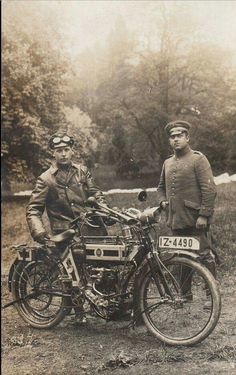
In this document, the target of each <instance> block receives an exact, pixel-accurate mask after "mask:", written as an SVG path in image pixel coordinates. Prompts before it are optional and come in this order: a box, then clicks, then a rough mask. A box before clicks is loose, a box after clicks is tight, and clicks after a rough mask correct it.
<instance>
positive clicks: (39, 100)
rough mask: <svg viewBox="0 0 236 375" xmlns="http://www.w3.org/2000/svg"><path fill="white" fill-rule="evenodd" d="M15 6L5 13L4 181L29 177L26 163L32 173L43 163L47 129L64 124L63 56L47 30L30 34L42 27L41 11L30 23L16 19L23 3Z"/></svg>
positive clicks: (45, 160)
mask: <svg viewBox="0 0 236 375" xmlns="http://www.w3.org/2000/svg"><path fill="white" fill-rule="evenodd" d="M18 5H19V4H18ZM16 7H17V9H18V11H19V14H17V15H16V13H14V12H13V11H12V8H11V9H9V12H8V13H6V18H5V24H4V33H3V60H2V73H3V81H2V140H3V142H4V149H5V154H4V167H5V170H4V172H5V177H6V178H7V180H8V182H11V180H12V178H13V179H14V180H17V179H18V180H21V181H22V180H24V179H25V178H26V177H28V175H25V173H24V170H25V169H26V168H25V166H26V165H27V167H28V168H29V170H30V171H32V172H33V173H34V174H35V175H38V174H39V173H40V171H41V170H42V169H43V168H45V167H46V166H47V164H48V157H49V154H48V151H47V138H48V134H49V133H52V132H54V131H55V130H56V128H58V127H59V126H60V125H63V124H64V123H65V116H64V114H63V112H62V107H63V103H62V98H63V90H62V82H63V80H62V77H63V74H64V73H65V69H66V65H65V60H64V59H62V57H61V56H60V54H59V52H58V51H57V50H56V49H55V48H53V46H52V39H49V35H47V34H46V33H44V34H43V35H42V34H41V33H40V34H38V33H37V34H35V33H34V30H35V29H34V28H37V26H38V27H40V28H41V27H42V20H41V18H40V14H35V17H36V19H35V24H34V25H32V24H31V27H29V24H28V23H25V24H22V22H20V17H21V16H23V14H22V12H23V11H24V10H26V8H25V7H24V6H23V8H22V7H19V6H17V5H16ZM15 11H16V10H15ZM37 15H38V19H37ZM13 20H14V21H16V22H15V23H14V22H13ZM24 25H25V27H24ZM31 32H32V34H31ZM16 160H17V162H16ZM20 165H21V168H23V170H21V168H20Z"/></svg>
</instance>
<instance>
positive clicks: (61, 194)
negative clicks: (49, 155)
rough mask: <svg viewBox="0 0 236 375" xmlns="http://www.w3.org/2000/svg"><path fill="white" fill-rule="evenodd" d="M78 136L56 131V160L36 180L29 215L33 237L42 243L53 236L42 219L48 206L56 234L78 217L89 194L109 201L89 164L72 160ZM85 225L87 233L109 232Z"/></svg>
mask: <svg viewBox="0 0 236 375" xmlns="http://www.w3.org/2000/svg"><path fill="white" fill-rule="evenodd" d="M73 145H74V139H73V137H71V136H69V135H68V134H66V133H65V132H59V133H56V134H54V135H53V136H52V137H51V138H50V140H49V147H50V149H51V150H52V152H53V157H54V162H53V164H52V165H51V167H50V168H49V169H48V170H47V171H46V172H44V173H42V174H41V175H40V176H39V177H38V180H37V182H36V186H35V188H34V190H33V192H32V195H31V198H30V201H29V204H28V206H27V212H26V218H27V222H28V225H29V229H30V233H31V236H32V237H33V239H34V240H35V241H37V242H39V243H41V244H43V243H45V241H46V240H47V239H48V238H49V237H48V233H47V232H46V229H45V227H44V224H43V221H42V215H43V212H44V210H45V209H46V211H47V215H48V218H49V221H50V225H51V230H52V232H53V234H54V235H55V234H59V233H61V232H63V231H65V230H67V229H69V224H70V221H71V220H73V219H74V218H76V217H77V216H78V215H79V214H80V212H81V210H83V207H84V206H85V202H86V200H87V198H88V197H89V196H94V197H95V198H96V199H97V200H98V201H99V202H100V203H105V198H104V196H103V194H102V192H101V190H100V189H99V188H98V187H97V186H96V185H95V183H94V180H93V178H92V176H91V173H90V172H89V171H88V169H87V167H85V166H82V165H80V164H75V163H73V162H72V158H73V154H74V151H73ZM98 229H99V230H97V229H96V228H95V229H94V228H91V229H90V228H89V229H88V228H86V227H85V228H84V232H83V234H84V235H86V234H87V235H88V234H89V233H87V232H88V231H92V234H90V235H100V236H102V235H105V234H106V229H105V227H104V226H101V228H98Z"/></svg>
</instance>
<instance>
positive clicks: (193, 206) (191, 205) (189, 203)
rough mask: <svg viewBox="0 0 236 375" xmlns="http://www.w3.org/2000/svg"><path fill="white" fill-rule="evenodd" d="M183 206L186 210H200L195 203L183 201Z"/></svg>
mask: <svg viewBox="0 0 236 375" xmlns="http://www.w3.org/2000/svg"><path fill="white" fill-rule="evenodd" d="M184 205H185V206H186V207H188V208H193V209H194V210H200V208H201V207H200V205H199V204H198V203H196V202H192V201H188V200H186V199H184Z"/></svg>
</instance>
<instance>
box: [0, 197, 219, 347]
mask: <svg viewBox="0 0 236 375" xmlns="http://www.w3.org/2000/svg"><path fill="white" fill-rule="evenodd" d="M146 197H147V195H146V192H145V191H141V192H140V193H139V196H138V198H139V200H141V201H144V200H146ZM87 203H88V206H89V207H88V208H87V210H85V211H84V212H82V213H81V214H80V215H79V216H78V217H76V218H75V219H74V220H72V221H71V223H70V229H68V230H66V231H65V232H63V233H61V234H58V235H55V236H53V237H51V238H50V240H49V241H48V242H47V243H46V244H45V245H40V246H39V245H38V246H27V245H25V244H23V245H18V246H17V247H16V250H17V258H16V259H15V260H14V262H13V263H12V265H11V268H10V272H9V277H8V287H9V290H10V292H11V293H12V296H13V301H11V302H10V303H8V304H6V305H5V306H4V308H6V307H8V306H11V305H14V306H15V307H16V309H17V311H18V313H19V315H20V316H21V317H22V318H23V320H24V321H25V322H26V323H28V324H29V325H30V326H32V327H34V328H38V329H47V328H51V327H53V326H56V325H57V324H59V323H60V322H61V321H62V320H63V319H64V318H65V317H66V315H68V314H70V313H71V311H72V309H73V308H75V307H76V308H77V309H81V310H85V311H87V310H89V312H90V313H93V314H95V315H96V316H98V317H100V318H102V319H104V320H106V321H112V320H115V319H116V317H117V316H122V314H126V316H127V314H128V316H129V317H130V325H131V326H133V327H135V325H138V324H140V323H141V324H145V325H146V327H147V329H148V330H149V331H150V332H151V333H152V334H153V335H154V336H155V337H156V338H157V339H159V340H161V341H162V342H163V343H165V344H168V345H185V346H191V345H195V344H198V343H199V342H201V341H203V340H204V339H205V338H206V337H208V336H209V334H210V333H211V332H212V331H213V329H214V328H215V326H216V324H217V322H218V319H219V316H220V310H221V297H220V292H219V287H218V284H217V282H216V281H215V279H214V277H213V276H212V274H211V273H210V272H209V271H208V270H207V269H206V268H205V267H204V266H203V265H202V264H201V263H200V257H199V255H198V252H197V249H199V241H198V239H197V238H192V237H179V236H178V237H176V236H161V235H160V236H159V243H158V244H157V243H156V241H155V239H154V236H153V233H156V227H155V225H156V223H157V221H158V220H159V219H160V215H161V209H160V207H152V208H147V209H145V210H143V211H140V210H137V209H134V208H129V209H126V210H119V209H117V208H116V209H114V208H110V207H108V206H106V205H104V204H101V203H98V202H96V200H95V199H94V198H92V197H90V198H89V199H88V202H87ZM97 220H103V222H104V223H108V224H118V226H120V229H121V233H120V234H119V235H113V236H110V235H107V236H82V235H81V228H82V227H83V225H89V226H96V222H97ZM94 223H95V224H94ZM206 301H208V304H209V302H210V308H208V309H205V308H204V306H205V303H206ZM86 308H87V310H86Z"/></svg>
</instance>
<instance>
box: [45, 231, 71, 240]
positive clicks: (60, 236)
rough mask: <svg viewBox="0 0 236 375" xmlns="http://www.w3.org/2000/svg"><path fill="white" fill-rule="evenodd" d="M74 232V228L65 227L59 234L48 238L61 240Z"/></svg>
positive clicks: (69, 236) (66, 238)
mask: <svg viewBox="0 0 236 375" xmlns="http://www.w3.org/2000/svg"><path fill="white" fill-rule="evenodd" d="M74 234H75V230H74V229H67V230H66V231H65V232H62V233H60V234H56V235H55V236H52V237H50V240H51V241H53V242H63V241H65V240H68V239H69V238H71V237H72V236H73V235H74Z"/></svg>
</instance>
